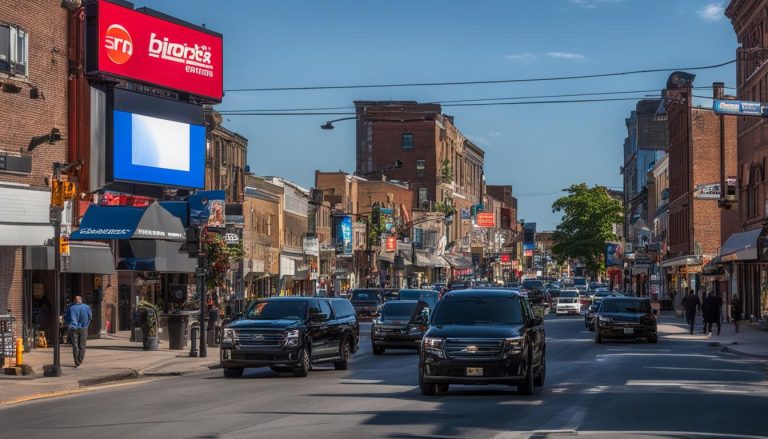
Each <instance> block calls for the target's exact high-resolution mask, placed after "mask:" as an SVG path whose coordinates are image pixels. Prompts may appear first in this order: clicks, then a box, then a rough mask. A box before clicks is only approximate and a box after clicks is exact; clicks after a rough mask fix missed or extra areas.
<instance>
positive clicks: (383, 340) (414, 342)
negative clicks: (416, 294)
mask: <svg viewBox="0 0 768 439" xmlns="http://www.w3.org/2000/svg"><path fill="white" fill-rule="evenodd" d="M428 321H429V304H427V303H426V302H424V301H420V300H393V301H391V302H387V303H385V304H384V306H383V307H382V308H381V315H380V316H379V317H378V318H377V319H375V320H374V321H373V324H372V326H371V346H372V348H373V355H381V354H383V353H384V351H385V350H386V349H388V348H394V349H418V348H419V345H420V344H421V338H422V337H423V336H424V333H425V332H426V330H427V322H428Z"/></svg>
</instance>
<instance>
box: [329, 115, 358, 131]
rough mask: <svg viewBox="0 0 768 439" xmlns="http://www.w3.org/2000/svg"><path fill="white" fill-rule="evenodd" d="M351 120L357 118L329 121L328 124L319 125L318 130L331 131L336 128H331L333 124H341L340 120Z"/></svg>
mask: <svg viewBox="0 0 768 439" xmlns="http://www.w3.org/2000/svg"><path fill="white" fill-rule="evenodd" d="M352 119H357V116H350V117H342V118H341V119H334V120H329V121H328V122H326V123H324V124H322V125H320V129H323V130H332V129H334V128H336V127H334V126H333V123H334V122H341V121H342V120H352Z"/></svg>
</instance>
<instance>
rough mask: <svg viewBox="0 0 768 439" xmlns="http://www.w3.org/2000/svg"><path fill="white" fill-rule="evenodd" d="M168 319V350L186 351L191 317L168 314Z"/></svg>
mask: <svg viewBox="0 0 768 439" xmlns="http://www.w3.org/2000/svg"><path fill="white" fill-rule="evenodd" d="M166 317H168V349H170V350H182V349H184V345H185V344H186V343H185V342H186V340H185V339H186V335H187V321H188V320H189V316H187V315H185V314H166Z"/></svg>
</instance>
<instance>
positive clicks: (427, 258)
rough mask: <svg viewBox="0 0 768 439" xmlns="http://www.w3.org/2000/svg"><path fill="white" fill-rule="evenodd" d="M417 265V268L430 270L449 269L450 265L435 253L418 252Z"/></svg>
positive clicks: (416, 253)
mask: <svg viewBox="0 0 768 439" xmlns="http://www.w3.org/2000/svg"><path fill="white" fill-rule="evenodd" d="M414 253H415V255H416V261H415V265H416V266H417V267H429V268H448V263H447V262H446V261H445V259H443V258H441V257H440V256H438V255H435V254H433V253H429V252H424V251H416V252H414Z"/></svg>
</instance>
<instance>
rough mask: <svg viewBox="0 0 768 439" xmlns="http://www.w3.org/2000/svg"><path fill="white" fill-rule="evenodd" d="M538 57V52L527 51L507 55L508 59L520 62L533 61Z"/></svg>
mask: <svg viewBox="0 0 768 439" xmlns="http://www.w3.org/2000/svg"><path fill="white" fill-rule="evenodd" d="M536 58H538V57H537V56H536V54H533V53H530V52H525V53H518V54H515V55H507V59H508V60H511V61H519V62H531V61H533V60H535V59H536Z"/></svg>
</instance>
